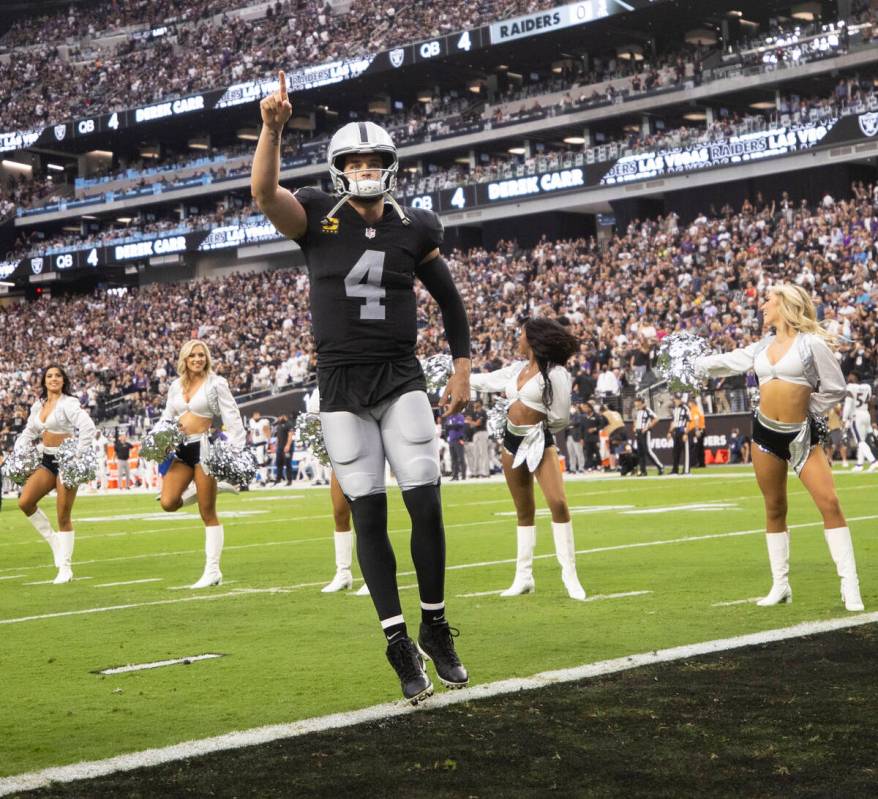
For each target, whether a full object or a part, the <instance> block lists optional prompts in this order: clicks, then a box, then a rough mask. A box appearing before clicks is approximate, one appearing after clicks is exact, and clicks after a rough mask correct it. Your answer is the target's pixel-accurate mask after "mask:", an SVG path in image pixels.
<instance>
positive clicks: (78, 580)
mask: <svg viewBox="0 0 878 799" xmlns="http://www.w3.org/2000/svg"><path fill="white" fill-rule="evenodd" d="M83 580H94V577H74V578H73V582H75V583H81V582H82V581H83ZM54 582H55V580H54V578H53V579H51V580H37V581H36V582H33V583H22V585H51V584H52V583H54Z"/></svg>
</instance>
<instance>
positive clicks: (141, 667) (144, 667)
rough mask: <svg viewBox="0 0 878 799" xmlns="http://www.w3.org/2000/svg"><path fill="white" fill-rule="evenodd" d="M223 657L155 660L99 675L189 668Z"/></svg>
mask: <svg viewBox="0 0 878 799" xmlns="http://www.w3.org/2000/svg"><path fill="white" fill-rule="evenodd" d="M221 657H222V655H217V654H213V653H209V654H206V655H190V656H189V657H183V658H174V659H173V660H155V661H153V662H152V663H132V664H131V665H128V666H114V667H113V668H110V669H101V670H100V671H99V672H97V673H98V674H105V675H108V676H109V675H113V674H130V673H131V672H132V671H148V670H149V669H161V668H164V667H165V666H182V665H186V666H188V665H189V664H190V663H197V662H198V661H201V660H214V659H215V658H221Z"/></svg>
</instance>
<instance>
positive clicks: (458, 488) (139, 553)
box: [0, 468, 878, 776]
mask: <svg viewBox="0 0 878 799" xmlns="http://www.w3.org/2000/svg"><path fill="white" fill-rule="evenodd" d="M747 474H748V473H747V472H746V470H743V471H742V470H734V469H716V468H715V469H713V470H711V471H708V472H706V473H702V475H699V476H695V477H691V478H663V479H652V478H650V479H645V480H639V479H634V478H629V479H625V480H622V479H620V478H618V477H613V478H611V479H606V480H604V479H601V480H590V481H576V482H569V483H568V498H569V501H570V505H571V507H572V509H573V513H574V516H573V519H574V530H575V533H576V544H577V549H578V550H579V552H580V553H581V554H580V555H579V559H578V564H579V573H580V578H581V580H582V583H583V585H584V586H585V588H586V590H587V591H588V593H589V594H590V595H591V596H594V597H601V596H607V595H614V594H630V595H628V596H617V597H613V596H608V597H607V598H605V599H601V598H596V599H595V601H590V602H586V603H577V602H573V601H571V600H568V599H567V598H566V596H565V594H564V592H563V588H562V585H561V580H560V574H559V568H558V565H557V563H556V562H555V560H554V556H553V554H552V553H553V549H552V540H551V532H550V529H549V520H548V518H547V517H545V516H543V517H541V518H539V519H538V543H537V553H538V555H541V556H544V557H541V558H539V559H538V560H537V561H536V563H535V565H534V574H535V578H536V581H537V592H536V594H534V595H530V596H525V597H519V598H513V599H503V598H501V597H499V596H497V595H494V594H487V595H480V596H465V595H467V594H482V593H483V592H489V591H495V590H496V591H499V590H501V589H503V588H505V587H506V586H507V585H508V584H509V582H510V581H511V579H512V573H513V565H512V560H513V558H514V555H515V519H514V516H513V515H511V510H512V509H511V502H510V500H509V497H508V493H507V490H506V487H505V486H504V485H503V484H500V483H490V484H488V483H472V484H450V485H446V486H445V487H444V488H443V496H444V500H445V521H446V529H447V539H448V563H449V566H450V567H451V568H450V570H449V572H448V581H447V599H448V605H449V613H448V615H449V619H450V620H451V622H452V624H453V625H454V626H457V627H459V628H460V630H461V636H460V638H459V639H458V650H459V652H460V654H461V656H462V658H463V660H464V662H465V663H466V665H467V666H468V668H469V670H470V674H471V679H472V681H473V682H488V681H493V680H497V679H501V678H504V677H509V676H527V675H530V674H534V673H536V672H540V671H545V670H548V669H556V668H563V667H569V666H576V665H579V664H583V663H588V662H591V661H596V660H602V659H606V658H611V657H618V656H620V655H624V654H628V653H636V652H644V651H649V650H652V649H658V648H665V647H669V646H675V645H679V644H686V643H693V642H698V641H703V640H707V639H713V638H720V637H725V636H730V635H736V634H740V633H745V632H755V631H759V630H763V629H770V628H776V627H783V626H788V625H790V624H793V623H795V622H798V621H805V620H817V619H826V618H831V617H833V616H845V615H848V614H846V612H845V611H844V609H843V607H842V606H841V604H840V601H839V597H838V580H837V578H836V576H835V570H834V566H833V564H832V562H831V559H830V557H829V553H828V551H827V548H826V545H825V543H824V541H823V536H822V531H821V525H820V523H819V516H818V515H817V513H816V510H815V509H814V507H813V505H812V504H811V503H810V500H809V499H808V498H807V495H806V494H805V493H804V489H803V488H802V486H801V485H800V484H799V483H798V481H791V482H790V524H791V525H793V544H792V570H791V572H792V583H793V590H794V595H795V601H794V602H793V604H792V605H789V606H782V607H777V608H771V609H763V608H758V607H756V606H754V605H753V604H751V603H738V604H718V603H730V602H736V601H737V600H744V599H748V598H752V597H756V596H759V595H761V594H762V593H764V592H765V591H766V590H767V589H768V587H769V582H770V578H769V572H768V564H767V558H766V555H765V544H764V540H763V537H762V535H761V534H760V532H759V528H760V526H761V519H762V511H761V507H762V503H761V497H760V495H759V493H758V489H757V487H756V485H755V482H754V481H753V479H752V476H746V475H747ZM837 485H838V490H839V495H840V497H841V499H842V505H843V507H844V509H845V512H846V513H847V515H848V518H849V519H850V524H851V528H852V530H853V534H854V541H855V547H856V553H857V558H858V561H859V566H860V578H861V583H862V587H863V598H864V601H865V603H866V609H867V611H869V610H874V609H875V608H876V607H878V506H876V503H875V495H876V492H878V475H874V474H851V473H841V472H839V474H838V479H837ZM43 508H44V509H45V510H46V511H47V512H49V515H50V518H52V517H53V515H54V514H53V507H52V502H51V501H48V500H44V502H43ZM671 508H676V509H675V510H670V509H671ZM219 509H220V516H221V517H222V516H223V514H225V519H224V521H225V526H226V550H225V553H224V557H223V572H224V575H225V578H226V584H224V585H223V586H221V587H219V588H215V589H210V590H208V591H202V592H191V591H188V590H185V589H182V590H174V589H178V588H179V587H181V586H186V585H188V584H189V583H191V582H193V581H194V580H195V579H197V578H198V577H199V576H200V574H201V568H202V565H203V555H202V543H203V529H202V526H201V524H200V522H199V520H198V519H197V517H196V515H195V514H186V515H184V514H183V513H178V514H176V515H163V514H161V513H160V512H159V511H158V507H157V503H156V502H155V501H154V500H153V499H152V498H151V497H147V496H145V495H137V496H123V497H115V496H114V497H90V496H83V497H81V498H80V499H79V500H78V501H77V505H76V507H75V509H74V519H75V522H76V530H77V547H76V554H75V558H74V571H75V574H76V576H77V578H79V579H77V580H76V581H75V582H74V583H72V584H70V585H67V586H53V585H51V584H39V583H42V581H46V580H51V578H52V577H53V576H54V568H53V567H52V566H51V563H50V556H49V550H48V547H47V546H46V545H45V543H44V542H43V541H42V539H40V538H39V536H38V535H37V534H36V533H35V532H34V531H33V530H32V529H31V528H30V526H29V525H28V524H27V522H26V521H25V520H24V517H23V516H22V515H21V514H20V513H19V512H18V511H17V509H16V508H15V505H14V502H13V501H11V500H9V499H7V500H5V501H4V506H3V512H2V514H0V674H2V676H3V684H4V690H3V692H2V700H0V776H2V775H11V774H17V773H21V772H24V771H31V770H34V769H38V768H43V767H46V766H51V765H61V764H66V763H73V762H77V761H80V760H93V759H98V758H105V757H109V756H112V755H116V754H121V753H126V752H132V751H138V750H142V749H146V748H148V747H155V746H164V745H168V744H173V743H176V742H179V741H184V740H188V739H193V738H204V737H207V736H211V735H217V734H220V733H224V732H228V731H231V730H240V729H247V728H251V727H256V726H260V725H265V724H273V723H281V722H287V721H293V720H296V719H302V718H307V717H311V716H319V715H324V714H327V713H333V712H339V711H345V710H350V709H354V708H361V707H365V706H369V705H374V704H377V703H381V702H386V701H388V700H392V699H396V698H397V697H398V696H399V688H398V683H397V682H396V678H395V675H394V674H393V672H392V670H391V669H390V666H389V665H388V664H387V662H386V660H385V658H384V644H383V638H382V636H381V633H380V630H379V628H378V625H377V623H376V619H375V615H374V610H373V608H372V604H371V601H370V600H369V599H368V598H361V597H354V596H353V595H350V594H336V595H324V594H321V593H320V592H319V588H320V586H321V585H323V584H324V583H325V582H326V581H327V580H328V579H329V578H330V577H331V576H332V573H333V570H334V564H333V550H332V540H331V535H332V520H331V516H330V508H329V497H328V492H327V490H326V489H305V490H301V489H300V490H295V488H291V489H288V490H283V491H262V492H250V493H245V494H242V495H240V496H239V497H228V496H222V497H220V503H219ZM187 510H188V509H187ZM153 514H154V515H153ZM232 514H240V515H232ZM144 515H148V517H147V518H142V516H144ZM131 517H135V518H131ZM795 525H805V526H802V527H799V528H796V527H795ZM390 527H391V533H392V538H393V541H394V544H395V547H396V550H397V557H398V560H399V569H400V573H401V574H400V580H399V582H400V587H401V589H403V590H402V594H401V595H402V598H403V607H404V611H405V612H406V614H407V617H408V619H409V623H410V629H411V628H414V629H416V626H417V620H418V615H419V614H418V597H417V591H416V589H415V588H414V576H413V574H412V565H411V560H410V557H409V554H408V546H407V539H408V531H407V516H406V514H405V510H404V508H403V506H402V503H401V501H400V498H399V494H398V492H396V490H395V489H394V490H392V491H391V493H390ZM681 539H684V540H681ZM685 539H692V540H685ZM84 578H89V579H84ZM130 581H143V582H130ZM147 581H148V582H147ZM121 582H130V584H127V585H108V584H110V583H121ZM29 583H36V584H29ZM357 585H358V584H355V588H356V587H357ZM639 592H647V593H639ZM202 653H222V654H223V655H225V657H222V658H220V659H215V660H208V661H204V662H200V663H194V664H192V665H189V666H172V667H167V668H160V669H156V670H152V671H140V672H135V673H131V674H123V675H117V676H100V675H97V674H96V673H95V672H96V671H98V670H100V669H104V668H107V667H111V666H118V665H124V664H128V663H145V662H151V661H157V660H162V659H166V658H178V657H183V656H193V655H199V654H202ZM434 682H436V684H437V690H438V691H441V690H442V689H441V686H439V684H438V681H434Z"/></svg>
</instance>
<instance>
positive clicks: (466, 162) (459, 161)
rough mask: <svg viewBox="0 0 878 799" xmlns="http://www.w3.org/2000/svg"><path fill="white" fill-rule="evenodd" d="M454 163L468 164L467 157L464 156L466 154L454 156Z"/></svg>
mask: <svg viewBox="0 0 878 799" xmlns="http://www.w3.org/2000/svg"><path fill="white" fill-rule="evenodd" d="M454 163H455V164H468V163H469V157H468V156H466V155H462V156H460V157H459V158H455V159H454Z"/></svg>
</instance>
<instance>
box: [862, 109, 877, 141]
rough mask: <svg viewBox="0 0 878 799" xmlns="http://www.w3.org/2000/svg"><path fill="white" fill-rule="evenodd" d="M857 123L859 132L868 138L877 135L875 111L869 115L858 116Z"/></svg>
mask: <svg viewBox="0 0 878 799" xmlns="http://www.w3.org/2000/svg"><path fill="white" fill-rule="evenodd" d="M859 122H860V130H861V131H863V133H864V135H866V136H868V137H869V138H871V137H872V136H874V135H875V134H876V133H878V113H876V112H875V111H873V112H872V113H870V114H860V119H859Z"/></svg>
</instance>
